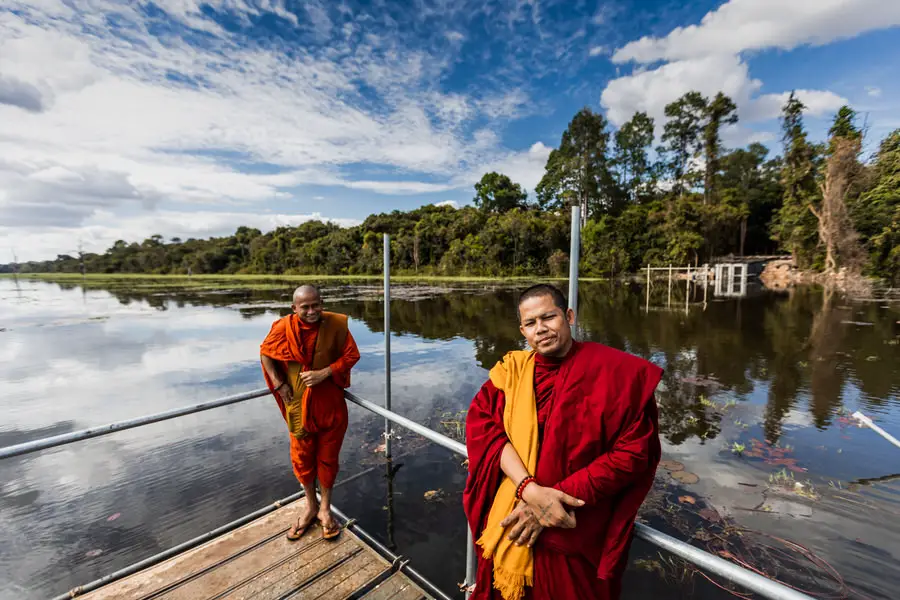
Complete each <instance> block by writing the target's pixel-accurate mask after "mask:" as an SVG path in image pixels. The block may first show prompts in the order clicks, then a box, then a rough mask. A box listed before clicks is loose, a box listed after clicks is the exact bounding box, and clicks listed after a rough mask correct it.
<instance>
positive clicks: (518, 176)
mask: <svg viewBox="0 0 900 600" xmlns="http://www.w3.org/2000/svg"><path fill="white" fill-rule="evenodd" d="M552 150H553V149H552V148H549V147H547V146H545V145H544V144H543V143H542V142H536V143H534V144H532V145H531V147H530V148H529V149H528V150H527V151H525V152H515V153H511V154H509V155H507V156H505V157H503V158H501V159H499V160H497V161H495V162H492V163H489V164H488V165H486V166H485V167H483V168H481V169H478V170H474V171H472V172H470V173H469V174H468V175H467V176H466V177H465V178H464V179H463V180H462V181H461V182H460V184H461V185H466V186H467V187H469V186H472V185H474V184H475V183H476V182H477V181H480V180H481V178H482V177H483V176H484V174H485V173H490V172H491V171H497V172H498V173H503V174H504V175H508V176H509V178H510V179H512V180H513V181H514V182H515V183H518V184H521V185H522V187H524V188H525V189H526V190H528V191H529V192H533V191H534V188H535V186H537V184H538V182H540V180H541V177H543V176H544V167H545V166H546V165H547V159H548V158H549V157H550V152H551V151H552Z"/></svg>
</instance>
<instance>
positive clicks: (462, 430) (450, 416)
mask: <svg viewBox="0 0 900 600" xmlns="http://www.w3.org/2000/svg"><path fill="white" fill-rule="evenodd" d="M466 414H467V411H465V410H460V411H457V412H444V413H442V414H441V417H440V418H441V421H440V423H441V430H442V433H443V434H444V435H446V436H447V437H449V438H452V439H454V440H456V441H458V442H465V441H466Z"/></svg>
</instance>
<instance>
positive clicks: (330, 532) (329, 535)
mask: <svg viewBox="0 0 900 600" xmlns="http://www.w3.org/2000/svg"><path fill="white" fill-rule="evenodd" d="M332 523H334V526H333V528H332V529H329V528H327V527H325V525H324V524H323V525H322V539H323V540H333V539H335V538H336V537H338V536H339V535H341V530H342V529H343V527H341V526H340V525H338V524H337V523H336V522H335V521H332Z"/></svg>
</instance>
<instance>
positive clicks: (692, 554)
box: [0, 389, 813, 600]
mask: <svg viewBox="0 0 900 600" xmlns="http://www.w3.org/2000/svg"><path fill="white" fill-rule="evenodd" d="M268 393H269V390H267V389H261V390H254V391H252V392H247V393H246V394H238V395H235V396H228V397H226V398H220V399H218V400H213V401H210V402H204V403H200V404H195V405H192V406H187V407H184V408H180V409H175V410H170V411H166V412H162V413H157V414H155V415H148V416H145V417H139V418H137V419H131V420H128V421H121V422H118V423H112V424H110V425H105V426H102V427H94V428H90V429H83V430H81V431H75V432H71V433H67V434H63V435H58V436H53V437H50V438H44V439H41V440H34V441H31V442H25V443H23V444H16V445H14V446H7V447H6V448H0V459H3V458H10V457H14V456H21V455H23V454H29V453H32V452H38V451H40V450H45V449H47V448H53V447H56V446H62V445H65V444H71V443H74V442H79V441H82V440H86V439H90V438H94V437H99V436H103V435H109V434H111V433H115V432H117V431H123V430H125V429H132V428H134V427H140V426H142V425H148V424H150V423H157V422H159V421H164V420H167V419H173V418H176V417H180V416H184V415H188V414H192V413H196V412H201V411H205V410H210V409H212V408H217V407H219V406H227V405H229V404H236V403H238V402H244V401H247V400H252V399H254V398H259V397H262V396H264V395H266V394H268ZM344 396H345V397H346V398H347V400H349V401H350V402H352V403H353V404H356V405H357V406H360V407H361V408H364V409H366V410H368V411H371V412H373V413H375V414H377V415H379V416H381V417H383V418H385V419H388V420H390V421H392V422H393V423H395V424H397V425H399V426H401V427H403V428H405V429H408V430H410V431H412V432H413V433H416V434H418V435H421V436H422V437H424V438H426V439H428V440H429V441H432V442H434V443H435V444H437V445H439V446H442V447H444V448H447V449H448V450H451V451H453V452H455V453H456V454H459V455H461V456H466V455H467V453H466V447H465V445H464V444H462V443H460V442H458V441H456V440H453V439H451V438H449V437H447V436H445V435H442V434H440V433H438V432H436V431H433V430H431V429H429V428H427V427H425V426H424V425H421V424H419V423H416V422H415V421H412V420H411V419H408V418H406V417H404V416H402V415H398V414H396V413H394V412H391V411H389V410H386V409H384V408H383V407H381V406H378V405H377V404H373V403H372V402H370V401H368V400H365V399H363V398H360V397H359V396H357V395H356V394H354V393H352V392H345V393H344ZM467 529H468V528H467ZM469 535H470V536H471V532H470V533H469ZM635 535H636V536H637V537H638V538H640V539H642V540H644V541H647V542H649V543H651V544H653V545H655V546H657V547H659V548H661V549H663V550H666V551H668V552H670V553H672V554H674V555H676V556H678V557H679V558H681V559H684V560H686V561H688V562H690V563H693V564H695V565H697V566H698V567H701V568H702V569H704V570H706V571H709V572H711V573H713V574H715V575H718V576H720V577H724V578H725V579H727V580H729V581H731V582H733V583H736V584H738V585H740V586H742V587H744V588H746V589H748V590H750V591H752V592H754V593H757V594H760V595H761V596H762V597H764V598H768V599H769V600H813V599H812V598H811V597H810V596H807V595H806V594H803V593H801V592H798V591H796V590H794V589H791V588H789V587H787V586H785V585H782V584H780V583H778V582H777V581H773V580H771V579H768V578H766V577H764V576H762V575H759V574H757V573H754V572H753V571H750V570H748V569H744V568H743V567H739V566H737V565H735V564H734V563H731V562H728V561H727V560H725V559H723V558H720V557H718V556H715V555H713V554H710V553H709V552H706V551H705V550H702V549H700V548H697V547H696V546H692V545H690V544H688V543H686V542H683V541H681V540H679V539H677V538H674V537H672V536H669V535H666V534H664V533H662V532H661V531H657V530H656V529H653V528H652V527H648V526H647V525H643V524H641V523H635ZM470 545H471V544H470ZM467 583H471V582H467Z"/></svg>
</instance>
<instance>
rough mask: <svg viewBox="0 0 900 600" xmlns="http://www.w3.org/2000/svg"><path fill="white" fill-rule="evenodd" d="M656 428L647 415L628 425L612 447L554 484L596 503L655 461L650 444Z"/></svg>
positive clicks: (630, 480)
mask: <svg viewBox="0 0 900 600" xmlns="http://www.w3.org/2000/svg"><path fill="white" fill-rule="evenodd" d="M658 436H659V432H658V430H657V428H656V426H655V422H654V421H653V419H651V418H650V417H649V415H644V417H643V418H642V419H641V420H640V421H638V422H637V423H635V424H634V426H632V428H631V429H629V430H628V431H626V432H625V434H624V435H623V436H622V437H621V438H620V439H619V440H618V441H617V442H616V444H615V445H614V446H613V448H612V450H610V451H609V452H607V453H606V454H604V455H602V456H599V457H598V458H596V459H594V461H593V462H591V463H590V464H589V465H587V466H586V467H584V468H582V469H579V470H578V471H575V472H574V473H572V474H571V475H569V476H568V477H566V478H565V479H563V480H562V481H560V482H559V483H558V484H557V485H556V486H554V487H556V488H557V489H559V490H562V491H563V492H565V493H567V494H569V495H571V496H575V497H576V498H581V499H582V500H585V501H586V502H587V503H588V504H596V503H598V502H600V501H602V500H605V499H608V498H611V497H613V496H615V495H617V494H618V493H619V492H621V491H622V490H624V489H625V488H626V487H628V486H629V485H631V484H632V483H633V482H634V481H635V480H637V479H638V478H639V477H641V476H642V475H644V474H646V473H647V471H648V470H649V469H651V468H655V467H656V464H655V463H654V461H653V460H651V456H657V452H652V451H651V447H652V446H654V445H655V446H657V447H658V444H659V442H658ZM654 440H656V441H654Z"/></svg>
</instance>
